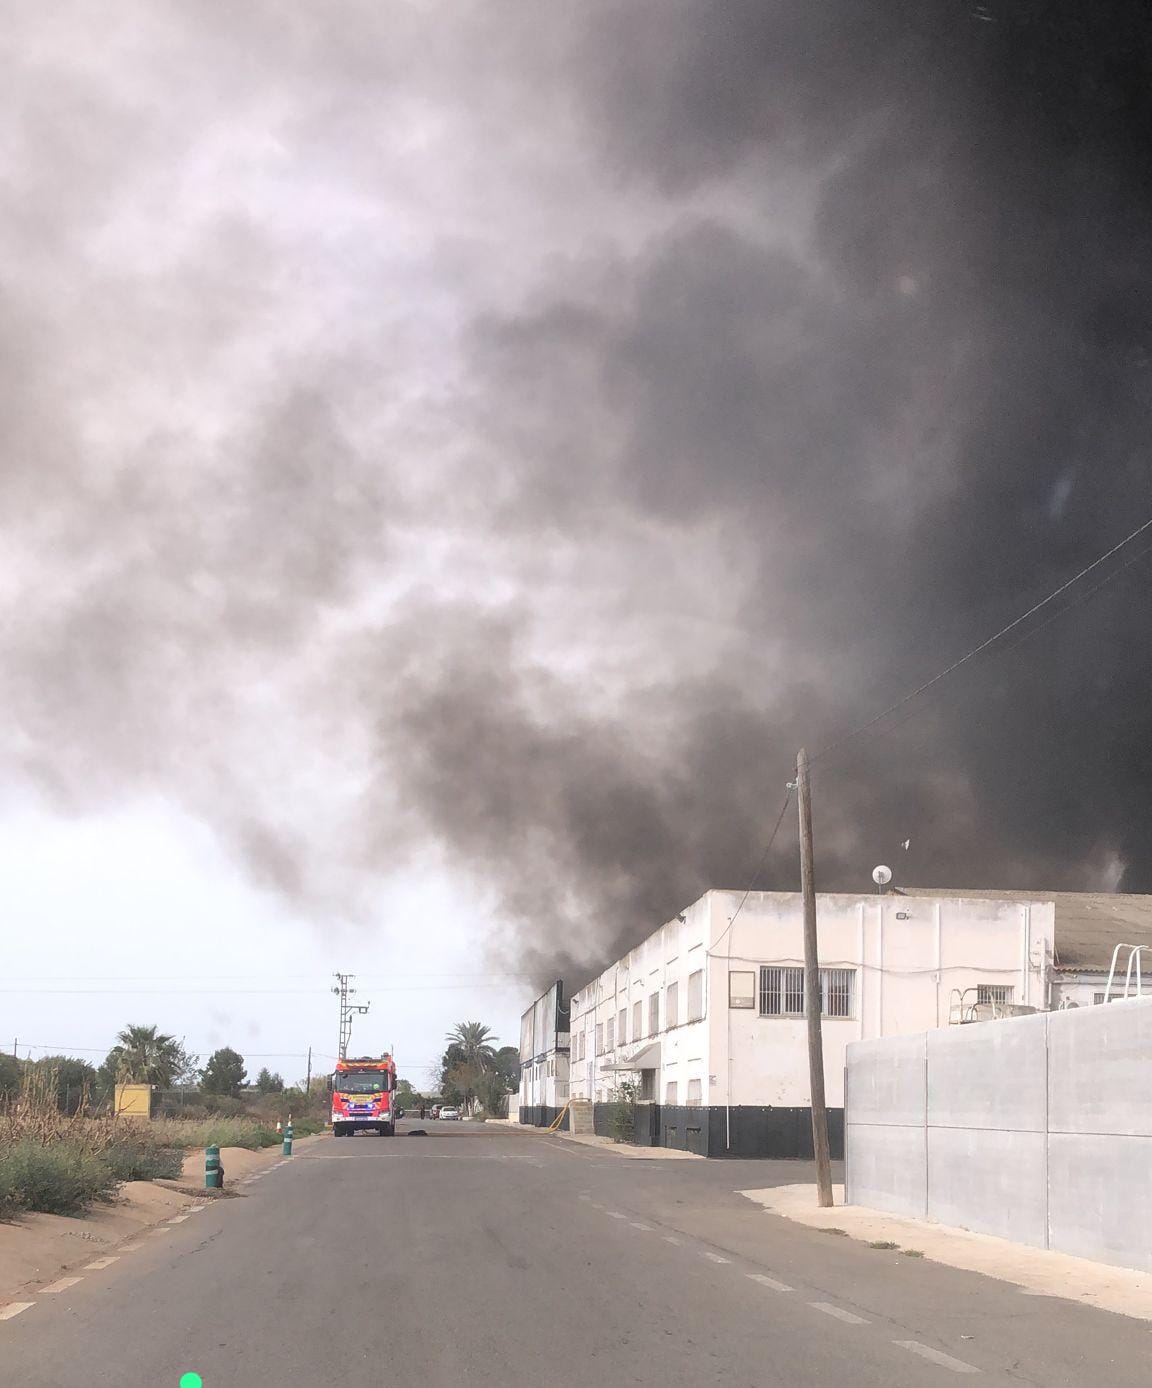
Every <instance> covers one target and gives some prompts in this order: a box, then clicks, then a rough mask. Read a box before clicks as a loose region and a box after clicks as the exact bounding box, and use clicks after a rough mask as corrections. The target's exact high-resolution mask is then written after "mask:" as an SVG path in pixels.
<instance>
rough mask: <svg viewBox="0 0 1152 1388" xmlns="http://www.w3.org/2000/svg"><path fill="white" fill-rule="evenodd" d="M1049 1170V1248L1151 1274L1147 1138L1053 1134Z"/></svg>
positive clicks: (1151, 1152)
mask: <svg viewBox="0 0 1152 1388" xmlns="http://www.w3.org/2000/svg"><path fill="white" fill-rule="evenodd" d="M1111 1006H1115V1004H1112V1005H1111ZM1100 1010H1101V1011H1103V1010H1104V1009H1103V1008H1101V1009H1100ZM1048 1171H1049V1178H1048V1179H1049V1203H1048V1226H1049V1238H1050V1243H1051V1247H1052V1248H1058V1249H1060V1251H1061V1252H1063V1253H1074V1254H1075V1255H1076V1256H1077V1257H1080V1258H1094V1259H1095V1260H1096V1261H1097V1262H1101V1263H1114V1264H1115V1265H1116V1266H1117V1267H1126V1268H1140V1269H1142V1270H1143V1271H1145V1272H1152V1237H1150V1235H1149V1230H1150V1229H1152V1182H1150V1181H1149V1180H1148V1173H1149V1172H1150V1171H1152V1138H1148V1137H1113V1136H1089V1135H1085V1134H1081V1133H1052V1134H1050V1135H1049V1138H1048Z"/></svg>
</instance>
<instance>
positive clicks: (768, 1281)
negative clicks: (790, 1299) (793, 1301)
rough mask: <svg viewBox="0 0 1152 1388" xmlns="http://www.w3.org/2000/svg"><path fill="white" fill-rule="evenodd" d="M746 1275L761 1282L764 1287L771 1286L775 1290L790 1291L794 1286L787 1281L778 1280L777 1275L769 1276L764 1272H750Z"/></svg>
mask: <svg viewBox="0 0 1152 1388" xmlns="http://www.w3.org/2000/svg"><path fill="white" fill-rule="evenodd" d="M746 1276H748V1277H750V1278H751V1279H752V1281H753V1282H759V1283H760V1285H761V1286H762V1287H771V1289H772V1290H773V1291H774V1292H790V1291H791V1290H792V1288H791V1287H790V1286H789V1285H788V1283H787V1282H777V1281H776V1279H775V1277H769V1276H767V1274H766V1273H763V1272H749V1273H747V1274H746Z"/></svg>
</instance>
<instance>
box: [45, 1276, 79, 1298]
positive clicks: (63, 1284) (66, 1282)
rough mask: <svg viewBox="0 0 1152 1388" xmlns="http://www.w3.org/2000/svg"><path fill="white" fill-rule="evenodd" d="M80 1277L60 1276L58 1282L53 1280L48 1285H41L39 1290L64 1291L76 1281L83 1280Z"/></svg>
mask: <svg viewBox="0 0 1152 1388" xmlns="http://www.w3.org/2000/svg"><path fill="white" fill-rule="evenodd" d="M83 1280H84V1279H83V1278H82V1277H61V1279H60V1281H59V1282H53V1283H52V1285H51V1286H50V1287H41V1288H40V1292H41V1295H43V1293H44V1292H66V1291H67V1290H68V1288H69V1287H74V1286H75V1285H76V1283H77V1282H83Z"/></svg>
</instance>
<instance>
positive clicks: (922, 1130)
mask: <svg viewBox="0 0 1152 1388" xmlns="http://www.w3.org/2000/svg"><path fill="white" fill-rule="evenodd" d="M847 1086H848V1088H847V1099H846V1115H845V1147H846V1160H847V1167H846V1171H847V1174H846V1185H847V1198H848V1200H849V1201H850V1202H851V1203H852V1204H859V1205H868V1206H872V1207H873V1208H875V1209H882V1210H887V1211H889V1212H891V1213H893V1214H899V1215H905V1216H910V1217H912V1218H917V1219H929V1220H933V1221H935V1222H938V1223H941V1224H949V1225H954V1226H958V1227H960V1228H964V1229H973V1230H976V1231H978V1232H980V1233H986V1234H996V1235H998V1236H1000V1237H1001V1238H1008V1239H1012V1240H1014V1241H1016V1242H1018V1243H1024V1244H1032V1245H1034V1246H1036V1247H1039V1248H1053V1249H1058V1250H1060V1251H1061V1252H1065V1253H1073V1254H1076V1255H1077V1256H1079V1257H1082V1258H1092V1259H1095V1260H1096V1261H1098V1262H1105V1263H1113V1264H1116V1265H1118V1266H1121V1267H1133V1268H1139V1269H1142V1270H1146V1271H1152V1240H1150V1239H1149V1238H1148V1236H1147V1232H1146V1231H1147V1229H1148V1228H1149V1226H1150V1221H1152V1183H1149V1182H1148V1181H1147V1172H1148V1171H1149V1170H1152V999H1145V1000H1143V1001H1131V1002H1122V1003H1112V1004H1109V1005H1108V1006H1106V1007H1095V1008H1079V1009H1070V1010H1068V1011H1065V1012H1051V1013H1046V1014H1043V1015H1039V1016H1035V1017H1018V1018H1012V1019H1008V1020H1004V1021H994V1022H980V1023H976V1024H974V1025H971V1026H963V1027H948V1028H941V1029H939V1030H936V1031H930V1032H926V1033H920V1034H917V1035H912V1036H893V1037H885V1038H882V1039H879V1040H875V1041H863V1042H857V1043H855V1044H853V1045H851V1046H849V1047H848V1056H847Z"/></svg>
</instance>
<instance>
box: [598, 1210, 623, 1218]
mask: <svg viewBox="0 0 1152 1388" xmlns="http://www.w3.org/2000/svg"><path fill="white" fill-rule="evenodd" d="M604 1213H605V1214H606V1215H607V1216H608V1218H609V1219H627V1218H628V1216H627V1215H626V1214H621V1213H620V1211H619V1210H605V1211H604Z"/></svg>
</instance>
